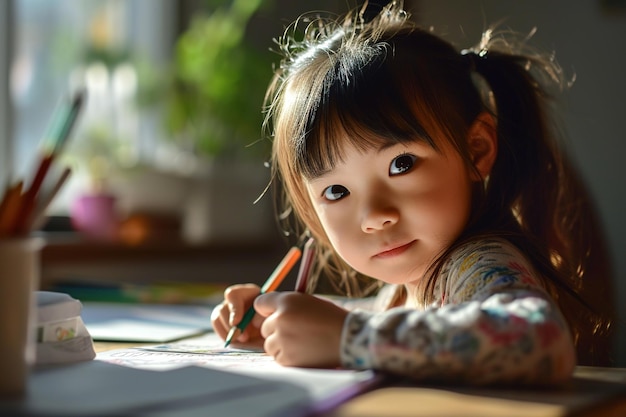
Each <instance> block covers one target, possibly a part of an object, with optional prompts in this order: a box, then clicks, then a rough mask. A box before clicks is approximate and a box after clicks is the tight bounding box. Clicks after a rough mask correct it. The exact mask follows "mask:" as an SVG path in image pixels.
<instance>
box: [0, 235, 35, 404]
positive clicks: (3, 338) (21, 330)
mask: <svg viewBox="0 0 626 417" xmlns="http://www.w3.org/2000/svg"><path fill="white" fill-rule="evenodd" d="M42 244H43V242H42V241H41V239H39V238H21V239H18V238H16V239H0V398H15V397H20V396H22V395H24V394H25V392H26V388H27V379H28V373H29V368H30V366H31V365H32V364H34V361H35V347H36V339H35V336H36V334H35V332H36V321H37V312H36V303H35V290H36V289H37V288H38V286H39V268H40V256H39V254H40V251H41V247H42Z"/></svg>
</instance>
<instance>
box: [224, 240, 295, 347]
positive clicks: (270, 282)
mask: <svg viewBox="0 0 626 417" xmlns="http://www.w3.org/2000/svg"><path fill="white" fill-rule="evenodd" d="M301 255H302V251H301V250H300V248H298V247H296V246H293V247H292V248H291V249H289V252H287V254H286V255H285V257H284V258H283V260H282V261H281V262H280V263H279V264H278V266H277V267H276V269H274V272H272V275H270V276H269V278H268V279H267V281H265V283H264V284H263V286H262V287H261V294H265V293H268V292H271V291H275V290H276V288H278V286H279V285H280V284H281V282H283V280H284V279H285V277H286V276H287V274H288V273H289V271H290V270H291V268H293V266H294V265H295V264H296V262H298V259H300V256H301ZM255 314H256V311H255V310H254V306H250V308H249V309H248V311H246V314H244V316H243V318H242V319H241V321H240V322H239V324H237V325H236V326H233V327H232V328H231V329H230V331H229V332H228V335H227V336H226V343H225V345H224V347H228V345H230V343H231V342H232V340H233V338H234V337H235V335H236V334H237V333H240V332H243V331H244V330H245V329H246V327H247V326H248V324H250V321H252V318H253V317H254V315H255Z"/></svg>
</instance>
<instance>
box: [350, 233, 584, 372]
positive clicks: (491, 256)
mask: <svg viewBox="0 0 626 417" xmlns="http://www.w3.org/2000/svg"><path fill="white" fill-rule="evenodd" d="M440 283H441V285H440V286H439V288H438V292H437V294H436V295H437V296H438V298H439V299H440V302H438V303H437V305H433V306H431V307H429V308H427V309H426V310H424V311H417V310H414V309H408V308H394V309H391V310H389V311H386V312H383V313H372V312H364V311H354V312H351V313H350V314H349V315H348V317H347V318H346V320H345V322H344V329H343V332H342V339H341V360H342V363H343V365H344V366H346V367H349V368H357V369H368V368H369V369H379V370H384V371H389V372H393V373H397V374H402V375H406V376H410V377H413V378H418V379H429V380H446V381H455V382H466V383H472V384H488V383H496V382H497V383H508V382H510V383H518V384H554V383H560V382H563V381H565V380H566V379H567V378H569V377H570V375H571V373H572V371H573V368H574V365H575V361H576V358H575V350H574V344H573V341H572V338H571V335H570V332H569V330H568V327H567V325H566V323H565V320H564V318H563V316H562V315H561V313H560V311H559V309H558V307H557V306H556V304H555V303H554V301H553V300H552V299H551V298H550V297H549V296H548V295H547V294H546V293H545V292H544V291H543V289H542V286H541V285H540V284H539V280H538V279H537V277H536V275H535V274H533V272H532V269H531V268H530V266H529V263H528V262H527V260H526V259H525V258H524V257H523V256H522V255H521V254H520V253H519V251H517V250H516V249H515V248H514V247H513V246H512V245H510V244H508V243H506V242H503V241H490V242H485V241H482V242H480V244H476V243H473V244H469V245H466V246H465V247H463V248H462V249H460V250H459V251H457V252H456V253H455V254H454V255H453V257H452V259H451V261H449V262H448V263H447V264H446V267H445V268H444V271H443V273H442V276H441V280H440Z"/></svg>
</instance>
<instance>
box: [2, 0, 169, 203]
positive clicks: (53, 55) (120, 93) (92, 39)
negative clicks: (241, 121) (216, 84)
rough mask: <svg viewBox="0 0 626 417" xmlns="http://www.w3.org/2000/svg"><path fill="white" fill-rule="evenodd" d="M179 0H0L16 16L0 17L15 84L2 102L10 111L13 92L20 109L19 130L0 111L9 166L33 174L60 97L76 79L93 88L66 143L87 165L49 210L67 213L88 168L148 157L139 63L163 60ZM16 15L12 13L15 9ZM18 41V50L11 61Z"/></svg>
mask: <svg viewBox="0 0 626 417" xmlns="http://www.w3.org/2000/svg"><path fill="white" fill-rule="evenodd" d="M176 5H177V3H176V2H174V1H169V0H82V1H80V2H77V1H74V0H56V1H54V2H50V1H48V0H19V1H11V0H9V1H6V2H1V4H0V8H2V9H3V10H0V15H2V16H3V19H5V18H6V19H7V20H11V21H12V22H13V26H12V28H11V27H10V25H8V24H4V23H8V22H2V23H3V24H2V25H1V26H0V27H1V28H2V29H0V30H1V31H3V32H2V34H0V53H1V57H2V58H1V59H2V65H0V75H3V70H5V71H8V72H9V75H8V78H9V85H10V88H9V89H8V90H7V91H5V92H3V91H2V90H0V95H1V96H2V98H3V99H2V100H1V101H0V110H2V112H1V113H2V114H3V115H4V117H6V115H7V114H9V113H8V110H7V109H6V108H3V105H4V106H6V105H7V104H9V101H8V100H7V99H6V98H7V94H8V95H9V97H10V104H11V105H12V106H9V108H10V107H12V109H13V124H12V133H9V131H8V129H9V127H11V126H10V124H9V123H8V121H3V120H2V119H0V122H2V123H1V124H2V126H3V129H2V130H1V132H2V135H0V138H4V150H6V151H7V152H2V154H3V155H6V156H5V159H7V161H0V163H1V164H2V166H3V167H5V168H4V171H5V172H4V175H5V176H9V175H10V176H11V177H13V178H16V177H24V176H25V175H27V173H28V172H30V170H32V169H33V165H34V164H35V163H36V161H37V156H38V155H37V147H38V144H39V143H40V141H41V140H42V138H43V135H45V132H46V129H47V125H48V123H49V122H50V119H51V117H52V114H53V112H54V110H55V107H56V106H57V105H58V102H59V100H61V99H62V98H63V97H65V96H67V94H68V93H70V92H71V91H73V90H74V89H76V88H78V87H79V86H84V87H85V88H86V89H87V92H88V100H87V105H86V107H85V109H84V111H83V113H82V114H81V117H80V119H79V121H78V124H77V125H76V130H75V131H74V132H73V134H72V137H71V139H70V143H69V144H68V148H67V152H66V153H67V154H68V155H67V157H68V161H69V162H70V163H72V164H73V165H74V164H76V165H80V166H79V167H78V168H76V167H74V168H76V169H74V172H73V174H74V175H73V176H72V179H71V181H70V183H68V184H67V185H66V186H65V187H64V190H63V193H62V194H61V195H59V196H58V198H57V199H56V200H55V204H54V205H53V206H52V207H51V211H50V212H51V213H52V214H54V212H55V211H58V212H66V211H67V207H68V203H69V196H70V195H71V194H72V193H73V192H75V190H76V189H78V188H81V187H86V186H89V185H88V184H85V182H86V181H88V180H89V179H88V177H89V175H88V171H92V172H89V174H94V175H96V176H97V175H106V169H107V167H106V164H110V163H111V159H112V158H113V159H115V160H116V161H120V162H121V163H126V164H133V163H136V162H137V161H138V160H139V159H140V158H150V157H151V155H150V152H151V149H152V148H153V147H151V146H150V144H149V143H144V142H142V140H144V141H145V140H146V139H145V138H154V134H151V132H146V130H150V129H152V128H151V127H150V123H149V120H148V121H147V122H145V123H144V122H143V121H142V120H140V118H139V117H138V115H137V110H136V108H135V107H136V106H135V105H134V94H135V92H136V88H137V68H136V65H137V62H144V63H147V64H149V65H160V64H163V63H164V62H166V61H167V60H168V59H169V54H170V53H171V46H172V45H173V43H174V38H175V23H176V22H175V16H176V13H175V8H176ZM11 15H12V16H13V19H9V18H8V16H11ZM11 32H12V33H11ZM8 39H10V40H11V42H8V41H7V40H8ZM11 43H12V48H13V51H12V59H11V60H8V59H7V57H9V56H10V54H9V51H8V50H7V48H8V45H11ZM5 44H6V45H5ZM3 85H4V83H3ZM153 130H154V129H153ZM152 133H154V132H152ZM9 138H11V140H9ZM151 140H152V139H151ZM102 141H109V142H114V143H115V145H116V146H115V147H114V150H113V152H115V155H106V154H103V155H101V158H100V160H97V159H95V158H94V159H93V160H91V155H88V154H89V152H91V151H95V149H94V147H97V146H99V144H101V142H102ZM0 144H2V142H0ZM10 161H12V164H11V163H9V162H10ZM98 170H100V172H98Z"/></svg>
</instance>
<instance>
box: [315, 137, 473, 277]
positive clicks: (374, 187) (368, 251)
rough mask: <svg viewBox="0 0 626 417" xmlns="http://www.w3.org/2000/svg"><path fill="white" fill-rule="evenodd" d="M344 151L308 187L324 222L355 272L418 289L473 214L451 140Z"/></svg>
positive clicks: (468, 189)
mask: <svg viewBox="0 0 626 417" xmlns="http://www.w3.org/2000/svg"><path fill="white" fill-rule="evenodd" d="M439 142H441V143H442V146H440V151H436V150H435V149H433V148H432V147H431V146H430V145H429V144H427V143H423V142H413V143H409V144H396V145H393V146H390V147H381V148H380V149H369V150H366V151H361V150H358V149H357V148H355V147H353V146H352V145H347V146H346V148H345V149H344V151H345V152H344V155H343V156H344V157H343V160H342V161H339V162H338V163H337V164H336V166H335V167H334V168H333V169H332V170H331V171H329V172H327V173H325V174H324V175H322V176H321V177H318V178H315V179H313V180H311V181H308V182H307V189H308V192H309V196H310V198H311V201H312V204H313V207H314V208H315V211H316V213H317V215H318V217H319V219H320V222H321V224H322V226H323V228H324V230H325V232H326V234H327V236H328V238H329V239H330V243H331V244H332V245H333V247H334V248H335V250H336V251H337V253H338V254H339V255H340V256H341V257H342V258H343V259H344V261H346V262H347V263H348V264H349V265H350V266H351V267H352V268H354V269H356V270H357V271H359V272H361V273H362V274H365V275H368V276H370V277H373V278H377V279H379V280H382V281H384V282H387V283H392V284H411V283H416V282H417V281H418V280H419V279H420V278H421V277H422V275H423V274H424V272H425V271H426V268H427V267H428V266H429V265H430V263H431V262H432V261H433V260H434V259H436V257H437V256H438V255H440V254H441V252H442V251H444V250H445V249H446V248H447V247H448V246H450V245H451V244H452V242H453V241H454V240H455V239H456V238H457V237H458V236H459V235H460V234H461V232H462V231H463V229H464V227H465V225H466V223H467V221H468V219H469V215H470V206H471V178H470V173H469V171H468V168H467V167H466V165H465V163H464V162H463V160H462V159H461V157H460V156H459V154H458V153H457V152H456V151H455V150H454V148H452V146H451V145H450V144H449V143H448V141H446V140H442V141H439Z"/></svg>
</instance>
